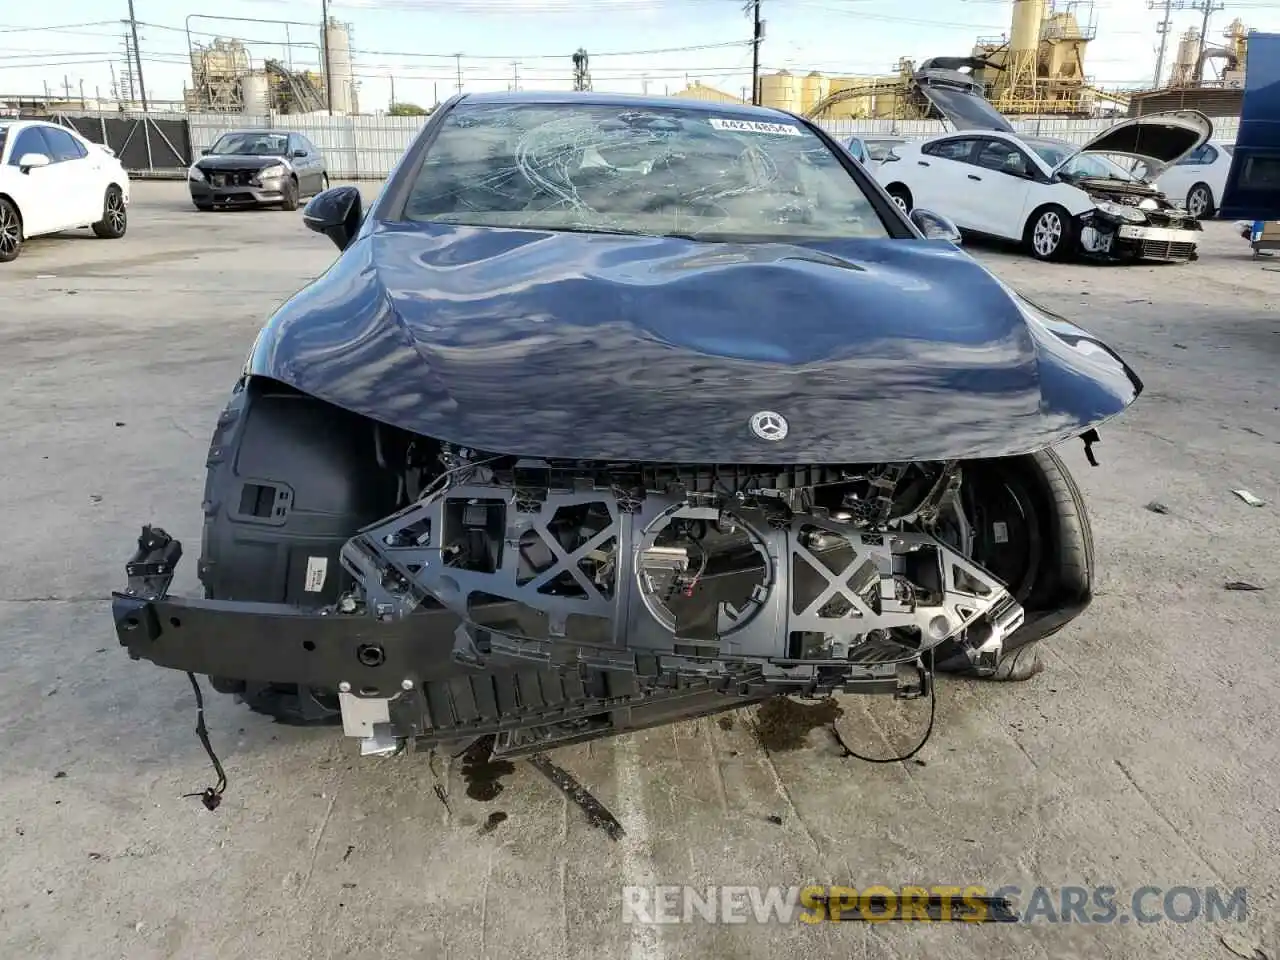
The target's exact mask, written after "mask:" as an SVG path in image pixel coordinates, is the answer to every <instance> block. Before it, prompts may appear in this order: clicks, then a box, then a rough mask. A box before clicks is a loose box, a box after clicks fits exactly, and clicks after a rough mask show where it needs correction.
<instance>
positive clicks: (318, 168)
mask: <svg viewBox="0 0 1280 960" xmlns="http://www.w3.org/2000/svg"><path fill="white" fill-rule="evenodd" d="M302 143H303V146H305V147H306V149H307V153H308V154H310V156H311V163H312V165H313V166H314V168H315V176H316V190H317V191H319V190H323V189H324V178H325V173H326V172H327V171H326V170H325V166H324V155H323V154H322V153H321V152H320V148H319V147H317V146H316V145H315V144H314V143H312V142H311V141H310V140H308V139H307V138H306V137H303V138H302Z"/></svg>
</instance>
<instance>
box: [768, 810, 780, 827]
mask: <svg viewBox="0 0 1280 960" xmlns="http://www.w3.org/2000/svg"><path fill="white" fill-rule="evenodd" d="M765 819H766V820H768V821H769V822H770V823H772V824H773V825H774V826H776V827H780V826H782V818H781V817H780V816H778V815H777V814H776V813H771V814H769V815H768V816H767V817H765Z"/></svg>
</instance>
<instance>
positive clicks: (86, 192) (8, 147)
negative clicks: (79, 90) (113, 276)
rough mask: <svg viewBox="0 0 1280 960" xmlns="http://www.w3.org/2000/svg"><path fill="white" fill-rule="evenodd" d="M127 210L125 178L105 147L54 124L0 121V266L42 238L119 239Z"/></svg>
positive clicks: (122, 169) (127, 190) (122, 233)
mask: <svg viewBox="0 0 1280 960" xmlns="http://www.w3.org/2000/svg"><path fill="white" fill-rule="evenodd" d="M128 207H129V177H128V174H126V173H125V171H124V168H123V167H122V166H121V165H120V161H119V160H117V159H116V157H115V156H114V155H113V154H112V153H110V152H109V151H108V150H107V149H106V148H105V147H102V146H100V145H99V144H96V143H94V142H93V141H91V140H86V139H85V138H84V137H82V136H80V135H79V134H78V133H76V132H75V131H74V130H68V129H67V128H66V127H62V126H59V125H57V124H54V123H43V122H40V121H30V120H18V121H3V120H0V263H7V262H9V261H10V260H16V259H17V257H18V254H20V253H21V252H22V244H23V241H25V240H26V239H28V238H30V237H36V236H40V235H41V234H47V233H57V232H59V231H61V230H74V229H76V228H78V227H91V228H92V229H93V232H94V233H95V234H96V235H97V236H99V237H103V238H106V239H111V240H114V239H117V238H119V237H123V236H124V234H125V230H126V229H127V228H128V224H129V219H128Z"/></svg>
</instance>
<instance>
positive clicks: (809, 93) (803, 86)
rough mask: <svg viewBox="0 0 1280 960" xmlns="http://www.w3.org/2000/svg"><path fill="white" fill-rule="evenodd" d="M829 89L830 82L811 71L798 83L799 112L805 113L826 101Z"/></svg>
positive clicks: (815, 71) (816, 72)
mask: <svg viewBox="0 0 1280 960" xmlns="http://www.w3.org/2000/svg"><path fill="white" fill-rule="evenodd" d="M829 89H831V81H830V80H828V79H827V78H826V77H824V76H823V75H822V74H821V73H819V72H818V71H817V70H813V71H811V72H810V73H809V74H808V75H807V76H806V77H805V78H804V79H803V80H801V81H800V112H801V113H807V112H808V111H810V110H812V109H813V108H814V107H816V106H817V105H818V104H820V103H821V102H822V101H823V100H825V99H827V91H828V90H829Z"/></svg>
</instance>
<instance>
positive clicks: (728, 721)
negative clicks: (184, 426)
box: [716, 717, 733, 730]
mask: <svg viewBox="0 0 1280 960" xmlns="http://www.w3.org/2000/svg"><path fill="white" fill-rule="evenodd" d="M716 726H717V727H719V728H720V729H721V730H732V729H733V717H720V718H719V719H718V720H716Z"/></svg>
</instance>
